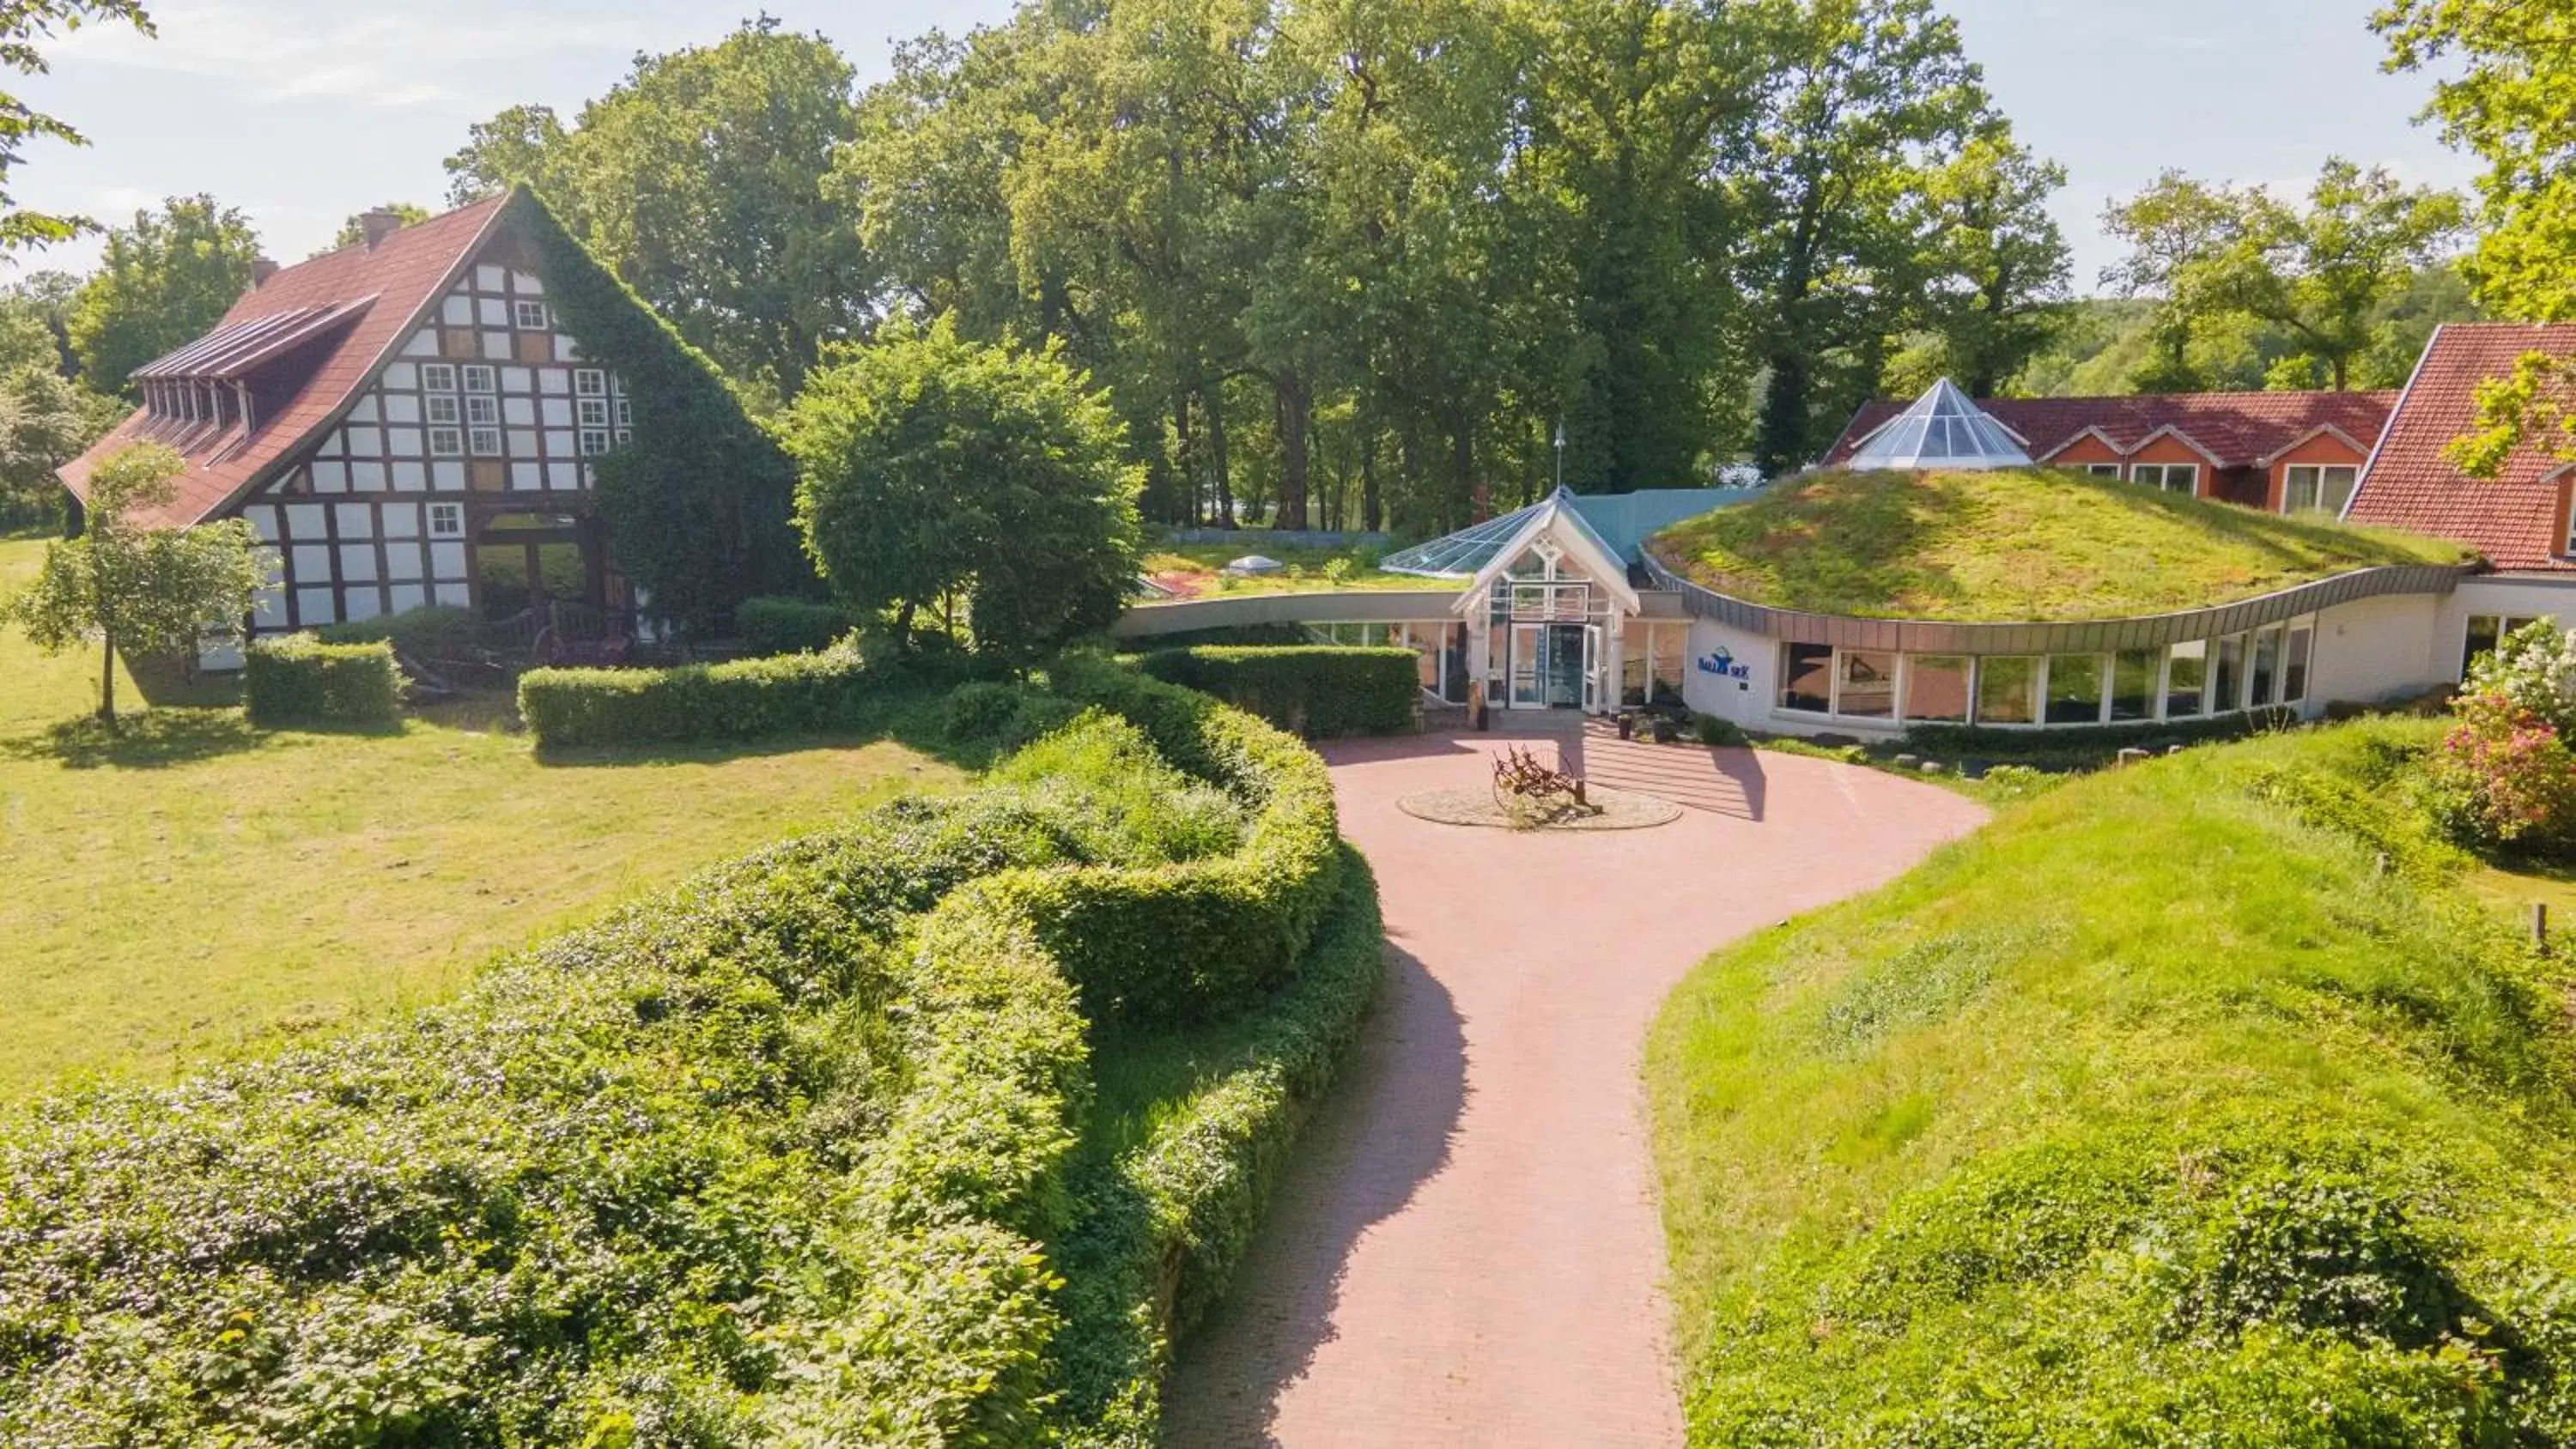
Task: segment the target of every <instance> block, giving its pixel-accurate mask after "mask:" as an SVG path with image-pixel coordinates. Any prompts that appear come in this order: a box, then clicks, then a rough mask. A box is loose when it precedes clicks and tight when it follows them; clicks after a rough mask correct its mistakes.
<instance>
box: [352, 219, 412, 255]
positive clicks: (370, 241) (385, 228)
mask: <svg viewBox="0 0 2576 1449" xmlns="http://www.w3.org/2000/svg"><path fill="white" fill-rule="evenodd" d="M358 226H359V229H360V230H362V231H364V232H365V233H366V234H367V250H369V251H374V250H375V249H376V248H378V247H380V246H382V245H384V242H385V238H386V237H389V236H392V235H393V234H394V233H395V232H398V231H400V230H402V226H403V220H402V218H401V217H399V216H396V215H394V214H393V213H392V212H390V211H371V212H368V213H367V214H366V215H364V216H362V217H359V218H358Z"/></svg>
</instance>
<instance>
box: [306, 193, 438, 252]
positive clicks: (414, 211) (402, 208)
mask: <svg viewBox="0 0 2576 1449" xmlns="http://www.w3.org/2000/svg"><path fill="white" fill-rule="evenodd" d="M377 213H381V214H383V215H386V216H390V217H392V218H393V219H394V220H396V221H398V222H400V223H402V224H403V225H404V226H418V225H420V224H421V223H422V222H424V221H427V220H429V208H428V207H425V206H414V205H412V204H411V203H410V202H408V201H388V202H386V203H385V204H384V205H382V206H379V207H377V208H376V209H375V212H364V211H362V212H359V213H358V214H357V215H355V216H352V217H350V218H349V219H348V220H347V221H344V222H342V223H340V232H339V234H338V235H337V236H334V237H333V238H331V245H330V247H329V248H328V249H326V250H324V251H321V252H317V253H315V255H316V256H329V255H330V254H331V253H332V252H344V251H347V250H348V249H349V248H351V247H354V246H364V245H366V241H367V218H368V217H369V216H370V215H374V214H377Z"/></svg>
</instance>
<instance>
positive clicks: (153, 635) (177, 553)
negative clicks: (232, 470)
mask: <svg viewBox="0 0 2576 1449" xmlns="http://www.w3.org/2000/svg"><path fill="white" fill-rule="evenodd" d="M187 468H188V464H187V460H186V459H184V458H182V457H180V456H179V455H178V454H177V453H176V452H174V451H172V450H171V449H169V448H166V447H163V446H161V445H160V444H157V443H145V444H139V445H137V446H135V447H131V448H127V449H125V450H124V451H122V452H120V453H118V454H116V455H115V456H114V457H112V458H109V459H107V460H105V461H104V462H102V463H100V464H99V466H98V470H97V471H96V472H95V473H93V474H91V475H90V489H89V499H88V504H87V508H86V510H85V515H84V526H83V528H82V531H81V536H80V537H78V538H75V539H70V540H68V541H65V542H62V543H56V544H52V545H49V546H48V547H47V548H46V550H45V561H44V563H43V564H42V565H40V566H39V567H38V569H37V571H36V577H35V581H34V582H33V583H31V584H29V585H28V586H27V588H26V589H25V590H24V591H23V592H22V593H20V594H19V595H18V596H17V597H16V598H15V599H12V600H11V601H10V602H9V606H8V608H7V609H6V611H5V618H7V619H8V620H10V621H12V622H15V623H16V624H17V625H18V627H20V628H21V629H24V630H25V631H26V632H27V637H28V639H29V640H30V641H32V642H33V643H34V644H35V646H36V647H37V648H39V649H42V650H44V651H45V652H46V653H49V654H59V653H62V652H64V651H66V650H70V649H77V648H83V647H86V646H89V645H93V644H95V645H97V646H99V650H100V660H99V701H98V714H99V718H100V719H102V720H105V721H106V722H107V723H108V725H109V726H110V727H111V728H113V727H114V726H115V723H116V660H117V656H118V655H119V654H120V653H122V654H124V655H125V656H127V657H128V658H132V657H135V656H138V655H145V654H158V653H178V652H184V651H190V650H194V649H197V648H198V647H200V645H201V643H204V642H210V641H238V640H239V639H240V638H241V634H242V623H243V620H244V619H245V618H247V617H248V616H249V614H250V610H251V604H252V602H253V600H254V599H256V598H257V597H258V594H259V591H260V589H261V588H263V587H265V586H266V585H267V584H268V583H269V581H270V580H269V574H268V568H269V566H268V565H267V563H265V562H264V561H263V557H262V555H261V553H260V550H259V548H258V545H257V540H256V539H255V538H254V536H253V535H252V533H251V528H250V525H249V524H247V523H245V522H243V521H241V520H240V519H237V518H231V519H225V520H222V521H221V522H217V523H206V524H200V525H198V526H197V527H194V528H153V527H149V526H147V525H145V524H143V523H142V522H140V521H139V520H137V519H136V518H135V517H134V515H135V514H137V513H139V512H142V511H145V510H149V509H153V508H158V507H162V506H165V505H167V504H168V503H169V502H170V501H171V500H172V499H173V498H175V497H177V496H178V480H179V477H180V475H181V474H183V473H185V472H186V471H187Z"/></svg>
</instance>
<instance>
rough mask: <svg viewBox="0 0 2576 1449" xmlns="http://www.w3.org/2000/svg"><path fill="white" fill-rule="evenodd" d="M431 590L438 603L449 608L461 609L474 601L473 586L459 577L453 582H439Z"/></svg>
mask: <svg viewBox="0 0 2576 1449" xmlns="http://www.w3.org/2000/svg"><path fill="white" fill-rule="evenodd" d="M433 592H435V593H436V595H437V597H438V602H439V603H441V604H444V605H445V606H447V607H448V608H451V609H462V608H465V607H466V606H467V605H470V604H472V603H473V602H474V586H473V585H471V584H468V583H466V582H464V581H463V580H461V579H460V580H458V581H456V582H454V583H441V584H439V585H437V586H436V588H435V589H434V591H433Z"/></svg>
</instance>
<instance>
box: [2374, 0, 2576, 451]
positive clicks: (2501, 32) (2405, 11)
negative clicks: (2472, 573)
mask: <svg viewBox="0 0 2576 1449" xmlns="http://www.w3.org/2000/svg"><path fill="white" fill-rule="evenodd" d="M2373 24H2375V25H2376V26H2377V27H2378V29H2379V31H2380V33H2381V34H2383V35H2385V36H2386V37H2387V38H2388V42H2389V60H2388V64H2389V67H2390V69H2392V70H2418V69H2423V68H2426V67H2430V66H2434V65H2447V66H2449V67H2451V68H2452V70H2453V73H2452V74H2451V75H2449V76H2448V77H2446V78H2445V79H2444V80H2442V81H2441V82H2440V83H2439V85H2438V86H2437V87H2436V89H2435V90H2434V94H2433V104H2432V107H2431V111H2430V114H2431V116H2432V117H2433V118H2434V119H2436V120H2438V121H2439V122H2440V123H2441V126H2442V131H2443V134H2444V135H2445V136H2446V137H2448V138H2449V140H2450V141H2451V143H2452V144H2453V145H2455V146H2460V147H2463V148H2465V149H2466V150H2468V151H2469V152H2470V153H2471V154H2473V155H2475V156H2476V157H2477V158H2478V159H2479V160H2480V161H2481V162H2483V163H2485V166H2486V170H2485V172H2484V173H2483V174H2482V175H2480V177H2479V178H2478V191H2479V195H2480V197H2481V199H2482V200H2483V201H2484V202H2485V203H2486V205H2485V216H2484V218H2483V220H2484V223H2485V234H2484V236H2483V237H2482V238H2481V240H2480V243H2479V246H2478V252H2477V257H2476V259H2475V260H2474V262H2473V263H2472V264H2471V266H2470V268H2469V274H2470V281H2471V283H2472V284H2473V285H2474V286H2475V288H2476V290H2477V295H2478V300H2479V301H2480V302H2481V303H2482V304H2483V305H2485V306H2486V307H2487V308H2488V309H2489V310H2490V311H2492V312H2494V313H2496V314H2497V315H2498V316H2502V317H2510V318H2514V319H2517V320H2521V321H2529V322H2567V321H2576V264H2571V259H2576V105H2570V104H2569V97H2570V96H2576V10H2571V9H2570V8H2569V7H2567V6H2565V5H2563V4H2542V3H2535V0H2390V3H2388V4H2386V5H2383V6H2382V7H2381V8H2380V10H2379V12H2378V13H2377V15H2376V16H2375V17H2374V18H2373ZM2480 414H2481V422H2482V423H2483V424H2484V426H2483V427H2482V428H2481V430H2480V431H2479V432H2478V433H2476V434H2474V435H2472V436H2471V437H2468V438H2465V439H2462V440H2461V442H2460V444H2459V446H2458V448H2457V450H2456V454H2455V456H2457V457H2458V458H2459V460H2460V461H2461V463H2462V464H2463V465H2464V466H2465V467H2467V468H2469V469H2470V470H2471V471H2472V472H2475V473H2480V474H2493V473H2495V472H2496V471H2498V470H2500V469H2501V468H2502V467H2503V466H2504V463H2505V460H2506V459H2507V458H2508V457H2510V456H2511V455H2512V453H2513V452H2514V450H2515V449H2516V448H2518V447H2520V446H2521V445H2522V444H2524V443H2525V442H2538V443H2540V444H2542V445H2543V446H2546V447H2548V448H2550V449H2551V450H2552V451H2554V452H2557V453H2559V454H2561V455H2562V456H2566V457H2569V458H2576V366H2571V365H2570V364H2568V363H2566V362H2563V361H2559V360H2556V359H2553V358H2551V357H2550V356H2548V355H2547V354H2545V353H2537V352H2535V353H2533V354H2531V355H2530V356H2527V357H2525V358H2524V359H2523V360H2522V363H2521V365H2520V366H2519V367H2518V368H2517V369H2516V371H2515V374H2514V375H2513V376H2512V377H2509V378H2503V379H2498V380H2497V381H2495V382H2494V383H2492V384H2491V385H2490V386H2489V387H2488V388H2487V390H2486V393H2485V395H2484V396H2483V397H2482V398H2481V406H2480Z"/></svg>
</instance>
